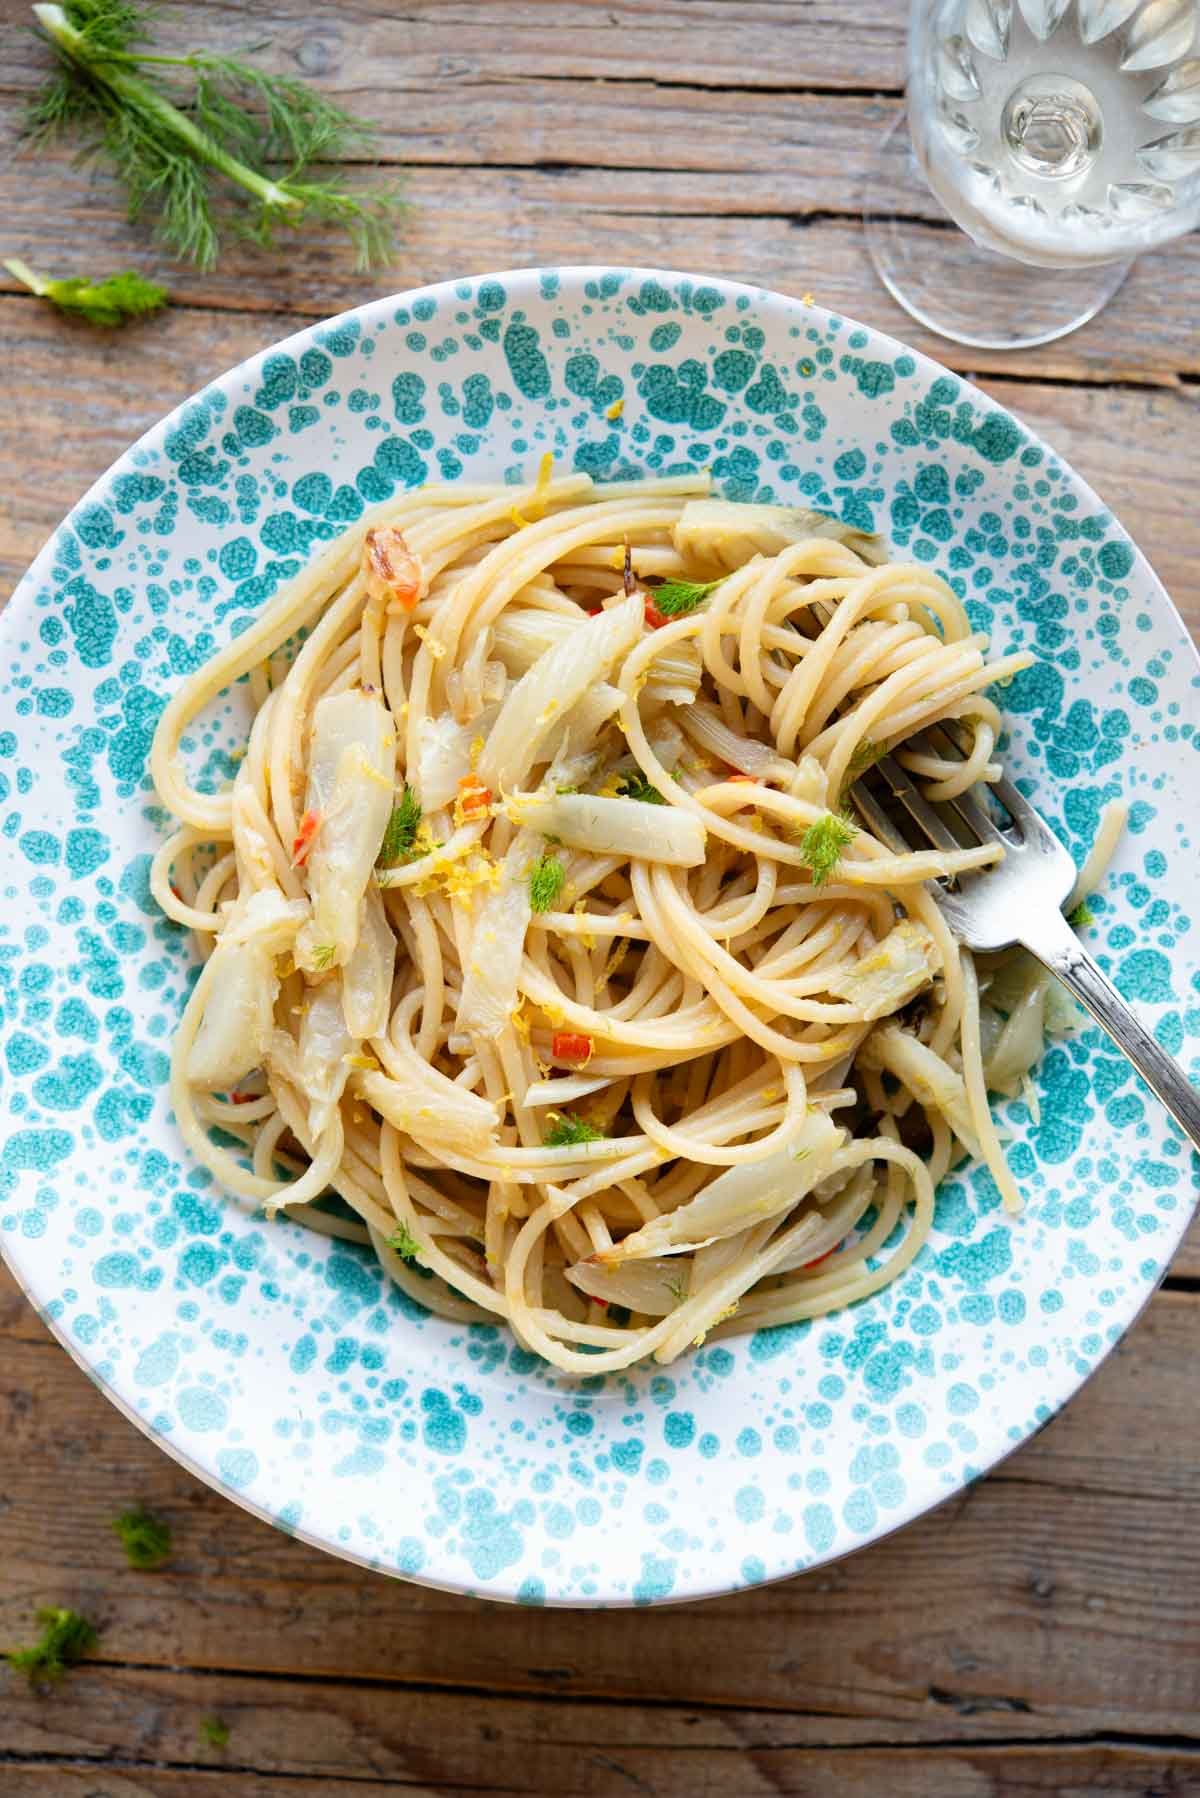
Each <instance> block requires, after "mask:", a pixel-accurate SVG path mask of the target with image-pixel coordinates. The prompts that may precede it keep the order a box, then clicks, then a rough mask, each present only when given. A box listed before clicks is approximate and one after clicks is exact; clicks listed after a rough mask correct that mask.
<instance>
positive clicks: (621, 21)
mask: <svg viewBox="0 0 1200 1798" xmlns="http://www.w3.org/2000/svg"><path fill="white" fill-rule="evenodd" d="M248 10H249V9H248V8H247V7H246V6H245V5H236V4H231V3H229V0H225V3H223V4H214V3H213V0H210V3H209V4H208V5H207V6H205V8H204V30H203V37H204V42H205V44H206V45H207V46H208V47H210V48H212V49H219V50H224V51H229V52H234V51H241V50H244V48H245V44H246V38H247V33H246V14H247V11H248ZM158 12H159V14H160V17H159V20H158V22H157V26H156V33H155V35H156V37H157V38H158V40H159V43H160V45H161V47H162V48H164V49H167V48H172V49H175V50H186V49H189V48H194V47H195V40H196V36H197V31H196V8H195V6H189V5H178V4H169V5H164V6H161V7H160V8H159V9H158ZM253 14H254V30H255V33H256V34H257V40H256V41H259V42H261V43H263V45H264V48H263V50H262V52H261V56H262V60H263V61H264V62H269V63H270V65H271V66H272V67H274V68H278V69H280V70H282V71H283V72H284V73H287V74H291V75H300V76H303V77H305V78H308V79H315V80H317V81H319V82H320V83H321V84H322V85H323V86H328V87H332V88H336V89H337V90H338V91H339V92H347V93H351V94H353V95H355V96H356V101H355V103H356V105H358V106H359V107H361V108H362V109H363V110H369V109H368V108H367V106H366V101H365V99H363V98H361V96H362V94H363V90H367V91H371V90H373V91H375V92H376V93H378V92H380V91H382V92H385V93H386V92H388V91H393V90H397V89H400V88H405V89H407V88H413V89H417V90H419V89H422V88H429V87H432V86H434V85H436V84H445V83H447V82H450V81H453V82H457V83H460V84H461V85H463V86H468V85H475V84H478V83H480V82H500V81H510V80H513V79H514V78H516V79H528V78H529V77H531V76H537V77H548V78H550V79H552V80H557V81H567V80H570V81H586V80H593V81H597V80H611V79H613V78H620V79H623V80H625V81H631V82H632V81H636V82H648V83H657V84H665V85H667V86H688V87H712V88H719V87H739V88H761V89H770V88H776V89H780V88H782V89H787V90H797V89H805V88H816V89H823V88H839V87H848V88H852V89H858V90H861V89H863V88H869V89H870V90H871V91H877V90H880V91H882V90H886V89H889V88H890V89H892V90H897V89H899V88H900V87H901V86H902V85H903V82H904V44H905V19H904V14H903V11H902V10H900V9H898V8H897V7H896V6H894V5H891V4H889V0H859V4H857V5H856V7H855V15H854V30H853V31H847V29H846V26H845V22H844V20H842V19H840V18H839V17H838V16H837V14H836V12H835V11H833V10H832V9H830V8H825V7H821V6H819V5H817V4H816V3H815V0H667V3H665V4H664V3H662V0H616V3H615V4H610V3H609V0H564V3H563V4H557V3H554V4H549V3H547V0H407V3H406V4H405V6H404V7H403V9H402V10H400V9H396V8H394V7H392V6H381V5H373V4H370V3H369V0H367V3H363V0H359V4H356V5H352V6H339V7H338V8H337V9H336V12H334V11H333V9H330V8H318V7H314V6H313V5H312V4H311V0H282V3H281V0H273V3H271V4H267V5H260V4H258V3H257V0H256V3H255V5H254V7H253ZM0 19H3V20H6V21H7V20H12V21H14V22H18V21H19V22H20V23H21V24H24V23H25V22H26V21H27V19H28V8H27V7H26V6H25V4H24V0H3V4H2V5H0ZM6 50H7V52H8V53H7V54H6V58H5V63H6V70H5V75H6V80H7V81H8V82H11V83H12V84H13V85H25V84H29V85H32V84H33V82H35V81H36V80H38V79H40V77H41V75H42V73H43V72H44V69H45V63H46V58H45V51H44V50H43V48H42V47H41V45H40V44H39V43H38V42H37V39H36V38H34V37H33V36H23V38H22V39H21V40H17V41H14V42H13V43H12V44H11V46H6ZM371 116H376V115H374V114H372V115H371Z"/></svg>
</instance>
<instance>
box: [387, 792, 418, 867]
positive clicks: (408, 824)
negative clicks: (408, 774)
mask: <svg viewBox="0 0 1200 1798" xmlns="http://www.w3.org/2000/svg"><path fill="white" fill-rule="evenodd" d="M420 828H421V801H420V800H419V799H418V798H417V795H416V793H415V792H414V791H413V789H412V787H410V786H409V784H408V782H407V781H406V782H405V783H404V792H403V794H402V795H401V799H400V803H399V805H397V806H395V807H394V808H393V810H392V815H391V817H390V818H389V819H388V821H387V829H386V830H385V831H384V833H383V841H382V843H381V844H380V845H379V854H378V856H377V857H376V866H377V867H380V868H391V867H394V866H395V864H396V863H397V862H399V861H403V859H404V857H405V856H406V855H408V854H409V853H410V851H411V849H412V846H413V842H414V841H415V839H416V835H417V832H418V830H419V829H420Z"/></svg>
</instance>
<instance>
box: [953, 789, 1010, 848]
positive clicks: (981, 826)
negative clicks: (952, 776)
mask: <svg viewBox="0 0 1200 1798" xmlns="http://www.w3.org/2000/svg"><path fill="white" fill-rule="evenodd" d="M946 804H947V805H948V806H949V807H950V809H951V810H952V811H954V812H956V813H957V814H958V816H959V817H960V818H961V819H962V821H963V823H964V824H965V825H966V827H967V829H968V830H972V831H974V833H975V835H976V836H977V837H978V838H979V841H980V842H981V843H1001V844H1003V845H1004V846H1005V847H1006V848H1011V847H1012V843H1011V840H1010V839H1009V838H1008V837H1006V836H1005V835H1004V832H1003V831H1002V830H1000V829H999V827H998V826H997V825H995V824H993V822H992V820H991V819H990V818H989V817H988V815H987V813H986V812H985V811H984V809H983V807H982V806H981V805H980V803H979V801H978V799H976V798H975V797H974V795H973V794H971V793H960V794H959V796H958V798H957V799H947V801H946Z"/></svg>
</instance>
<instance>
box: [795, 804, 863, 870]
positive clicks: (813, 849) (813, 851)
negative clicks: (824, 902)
mask: <svg viewBox="0 0 1200 1798" xmlns="http://www.w3.org/2000/svg"><path fill="white" fill-rule="evenodd" d="M857 835H858V828H857V826H856V825H854V824H852V823H851V822H850V819H849V818H844V817H843V816H842V815H841V814H840V813H839V812H826V813H825V815H824V817H821V818H818V819H817V820H816V821H815V822H814V823H812V824H810V825H809V827H808V829H807V830H806V831H805V833H804V835H803V836H802V837H801V839H800V859H801V861H802V862H803V863H804V865H805V867H806V868H807V869H808V870H809V872H810V874H811V875H812V883H813V885H814V886H815V887H821V886H824V885H825V882H826V881H827V880H828V879H829V877H830V875H831V874H832V873H833V871H834V869H835V868H836V867H837V865H838V861H839V860H840V858H841V853H842V850H843V849H845V848H846V847H847V845H848V844H850V843H852V842H853V841H854V839H855V837H856V836H857Z"/></svg>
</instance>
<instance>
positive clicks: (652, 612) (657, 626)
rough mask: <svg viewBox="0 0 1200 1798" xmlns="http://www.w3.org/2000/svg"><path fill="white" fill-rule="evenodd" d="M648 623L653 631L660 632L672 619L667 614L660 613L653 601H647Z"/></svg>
mask: <svg viewBox="0 0 1200 1798" xmlns="http://www.w3.org/2000/svg"><path fill="white" fill-rule="evenodd" d="M646 623H647V625H648V626H649V628H650V629H651V630H652V631H659V630H661V629H662V627H663V625H664V624H669V623H670V619H669V618H668V617H667V616H666V614H665V612H660V611H659V609H658V607H657V606H656V605H655V603H654V601H653V600H652V599H648V600H647V601H646Z"/></svg>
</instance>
